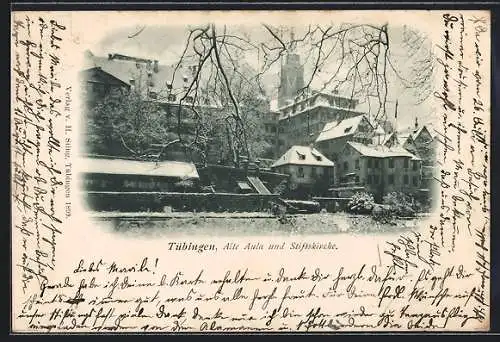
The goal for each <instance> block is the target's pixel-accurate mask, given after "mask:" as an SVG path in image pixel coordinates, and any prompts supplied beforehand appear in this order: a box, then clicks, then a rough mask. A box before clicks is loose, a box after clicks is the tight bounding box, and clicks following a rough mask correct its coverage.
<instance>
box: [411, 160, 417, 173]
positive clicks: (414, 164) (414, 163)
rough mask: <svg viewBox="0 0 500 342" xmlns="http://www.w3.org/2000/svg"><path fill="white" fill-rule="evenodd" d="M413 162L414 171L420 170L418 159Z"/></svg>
mask: <svg viewBox="0 0 500 342" xmlns="http://www.w3.org/2000/svg"><path fill="white" fill-rule="evenodd" d="M412 164H413V165H412V166H413V171H417V170H418V161H416V160H413V163H412Z"/></svg>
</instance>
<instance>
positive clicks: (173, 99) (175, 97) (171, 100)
mask: <svg viewBox="0 0 500 342" xmlns="http://www.w3.org/2000/svg"><path fill="white" fill-rule="evenodd" d="M176 99H177V96H175V95H174V94H170V95H168V101H170V102H175V100H176Z"/></svg>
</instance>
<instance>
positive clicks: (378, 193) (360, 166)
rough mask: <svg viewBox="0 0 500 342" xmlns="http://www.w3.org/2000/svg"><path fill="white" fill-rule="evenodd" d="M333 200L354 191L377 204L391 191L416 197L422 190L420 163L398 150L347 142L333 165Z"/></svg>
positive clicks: (409, 154)
mask: <svg viewBox="0 0 500 342" xmlns="http://www.w3.org/2000/svg"><path fill="white" fill-rule="evenodd" d="M336 166H337V168H336V176H337V178H336V183H335V184H336V186H335V187H334V188H332V189H331V190H332V191H333V192H334V194H333V195H334V196H338V197H349V196H351V195H352V194H353V193H355V192H357V191H364V192H369V193H372V194H373V195H374V196H375V198H376V199H377V200H381V199H382V197H383V196H384V195H385V194H387V193H389V192H393V191H400V192H405V193H416V192H417V191H418V189H419V188H420V186H421V181H422V180H421V160H420V158H418V157H417V156H415V155H414V154H412V153H410V152H409V151H407V150H406V149H404V148H403V147H401V146H393V147H386V146H383V145H365V144H361V143H358V142H352V141H349V142H347V144H346V145H345V147H344V149H343V150H342V153H340V155H339V159H338V162H337V163H336Z"/></svg>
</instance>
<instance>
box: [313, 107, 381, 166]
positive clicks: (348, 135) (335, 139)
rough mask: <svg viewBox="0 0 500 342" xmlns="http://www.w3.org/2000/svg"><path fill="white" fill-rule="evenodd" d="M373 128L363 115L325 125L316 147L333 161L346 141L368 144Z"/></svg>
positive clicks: (372, 134)
mask: <svg viewBox="0 0 500 342" xmlns="http://www.w3.org/2000/svg"><path fill="white" fill-rule="evenodd" d="M374 130H375V128H374V127H373V126H372V124H371V123H370V121H369V120H368V118H367V117H366V116H365V115H358V116H355V117H352V118H347V119H344V120H341V121H332V122H329V123H327V124H326V125H325V127H324V128H323V130H322V131H321V133H320V134H319V136H318V138H317V139H316V143H315V145H316V147H317V148H318V149H319V150H320V151H321V152H323V153H324V154H325V155H326V156H327V157H328V158H330V159H331V160H333V161H334V162H335V161H336V160H337V159H338V156H339V153H340V152H341V151H342V149H343V148H344V146H345V144H346V143H347V142H348V141H355V142H360V143H364V144H370V143H371V142H372V139H373V136H374Z"/></svg>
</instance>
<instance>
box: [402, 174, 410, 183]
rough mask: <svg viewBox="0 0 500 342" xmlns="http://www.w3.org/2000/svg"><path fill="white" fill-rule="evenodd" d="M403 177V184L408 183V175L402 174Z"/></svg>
mask: <svg viewBox="0 0 500 342" xmlns="http://www.w3.org/2000/svg"><path fill="white" fill-rule="evenodd" d="M403 179H404V182H405V184H408V183H410V177H408V175H404V176H403Z"/></svg>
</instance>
